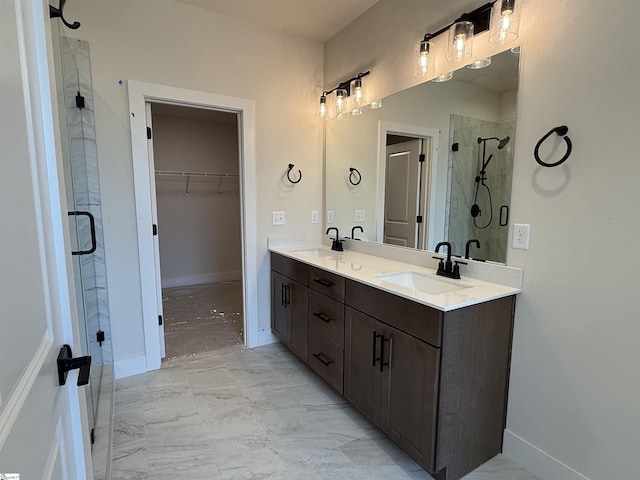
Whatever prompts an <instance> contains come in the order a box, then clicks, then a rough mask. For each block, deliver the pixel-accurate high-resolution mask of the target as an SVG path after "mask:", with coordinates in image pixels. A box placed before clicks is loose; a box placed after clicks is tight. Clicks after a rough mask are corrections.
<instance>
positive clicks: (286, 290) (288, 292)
mask: <svg viewBox="0 0 640 480" xmlns="http://www.w3.org/2000/svg"><path fill="white" fill-rule="evenodd" d="M282 286H283V287H284V295H283V299H284V303H283V305H284V306H285V307H286V306H287V305H291V285H289V284H287V283H285V284H283V285H282Z"/></svg>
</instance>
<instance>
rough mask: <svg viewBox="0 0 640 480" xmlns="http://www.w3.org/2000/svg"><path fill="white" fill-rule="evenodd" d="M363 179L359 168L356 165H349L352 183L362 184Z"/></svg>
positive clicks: (350, 181)
mask: <svg viewBox="0 0 640 480" xmlns="http://www.w3.org/2000/svg"><path fill="white" fill-rule="evenodd" d="M354 178H355V179H356V181H355V182H354V181H353V179H354ZM361 181H362V175H361V174H360V172H359V171H358V169H357V168H354V167H349V183H350V184H351V185H360V182H361Z"/></svg>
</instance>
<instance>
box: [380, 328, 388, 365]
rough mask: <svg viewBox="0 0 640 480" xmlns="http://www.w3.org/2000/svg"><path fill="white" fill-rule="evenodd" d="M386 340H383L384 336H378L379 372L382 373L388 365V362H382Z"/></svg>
mask: <svg viewBox="0 0 640 480" xmlns="http://www.w3.org/2000/svg"><path fill="white" fill-rule="evenodd" d="M388 341H389V339H388V338H384V335H380V371H381V372H383V371H384V367H386V366H387V365H389V362H385V361H384V344H385V343H386V342H388Z"/></svg>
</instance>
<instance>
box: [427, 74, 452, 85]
mask: <svg viewBox="0 0 640 480" xmlns="http://www.w3.org/2000/svg"><path fill="white" fill-rule="evenodd" d="M452 78H453V73H451V72H448V73H443V74H442V75H438V76H437V77H436V78H432V79H431V81H432V82H436V83H441V82H448V81H449V80H451V79H452Z"/></svg>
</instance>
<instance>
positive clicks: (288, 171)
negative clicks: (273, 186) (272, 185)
mask: <svg viewBox="0 0 640 480" xmlns="http://www.w3.org/2000/svg"><path fill="white" fill-rule="evenodd" d="M293 167H294V165H293V163H290V164H289V170H287V178H288V179H289V181H290V182H291V183H300V180H302V172H301V171H300V170H299V169H298V173H299V174H300V177H299V178H298V180H292V179H291V175H290V173H291V169H292V168H293Z"/></svg>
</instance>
